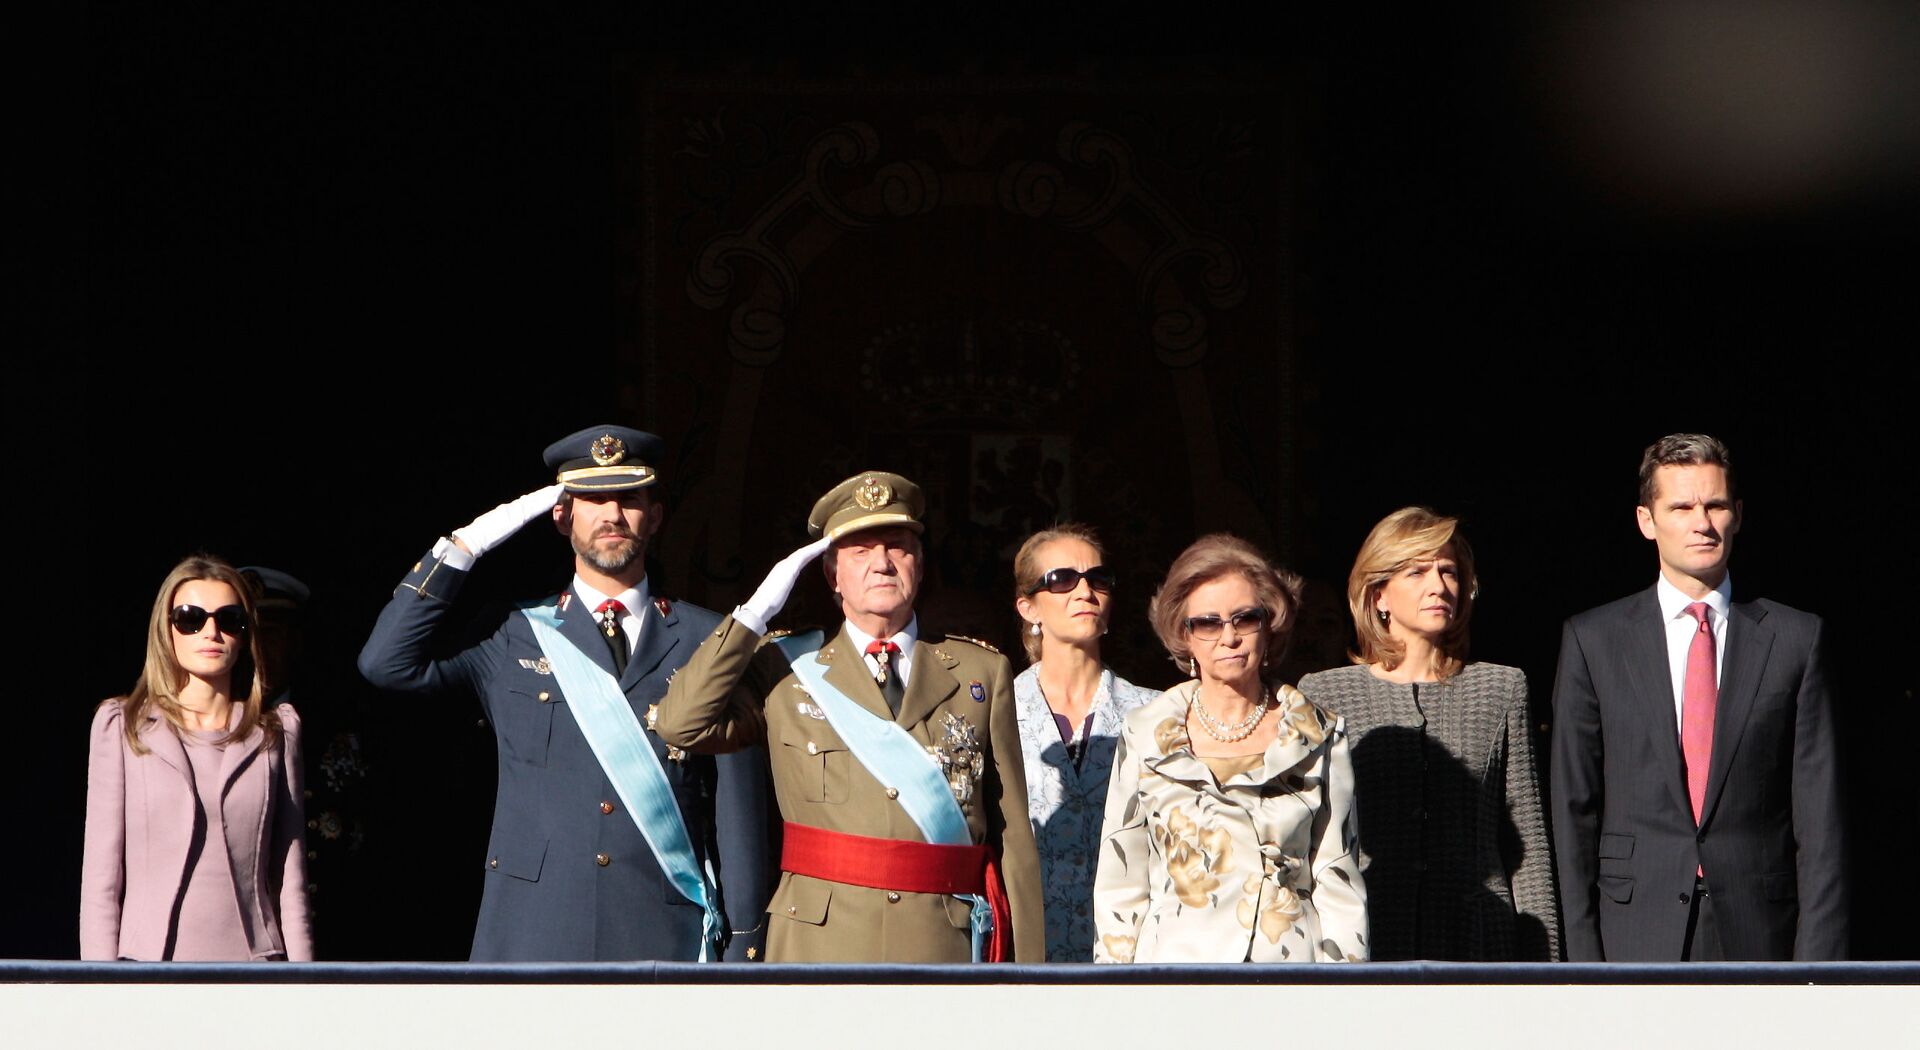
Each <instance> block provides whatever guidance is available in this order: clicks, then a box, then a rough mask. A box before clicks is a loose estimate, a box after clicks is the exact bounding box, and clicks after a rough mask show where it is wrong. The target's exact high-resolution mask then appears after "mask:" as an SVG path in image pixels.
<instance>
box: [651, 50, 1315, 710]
mask: <svg viewBox="0 0 1920 1050" xmlns="http://www.w3.org/2000/svg"><path fill="white" fill-rule="evenodd" d="M636 87H637V95H638V98H637V99H636V100H635V101H636V102H637V105H636V106H635V110H634V117H635V121H636V124H637V126H638V130H639V137H638V139H637V140H633V141H630V143H629V145H630V147H633V148H632V149H631V150H630V151H623V152H622V154H621V156H620V161H621V162H622V163H623V164H625V165H629V166H630V170H631V171H632V172H633V178H634V183H633V186H634V194H635V196H636V197H637V199H638V201H639V209H638V215H637V219H638V228H637V237H636V238H635V240H636V241H637V245H636V247H637V248H638V251H637V252H635V253H632V254H630V255H628V256H627V258H629V259H631V260H632V261H633V262H634V264H635V268H634V271H633V272H632V273H631V274H629V275H625V276H626V277H627V279H628V280H630V281H631V282H632V285H631V286H632V287H634V288H635V289H637V294H636V295H635V296H634V297H633V307H634V311H635V313H634V316H635V318H636V320H635V322H634V324H633V326H632V330H631V331H630V332H629V333H628V334H629V338H628V339H626V340H623V345H625V346H627V347H629V348H630V351H629V352H630V353H631V354H632V357H633V359H634V360H635V362H636V367H635V369H634V372H635V374H636V377H637V379H638V382H636V383H635V384H633V386H632V387H631V388H629V389H632V390H633V391H634V392H635V393H636V394H637V403H635V404H631V405H630V406H623V407H628V408H629V410H630V411H631V412H632V413H633V415H634V417H635V418H644V419H649V420H652V421H654V422H655V424H656V425H657V426H659V427H660V428H661V429H662V432H664V433H670V434H674V435H678V436H680V437H681V439H682V451H683V455H684V459H683V460H682V461H681V462H679V463H676V464H675V466H676V468H677V469H676V471H675V475H674V479H673V481H672V482H671V486H672V491H673V496H674V503H675V507H676V510H675V524H674V527H673V530H672V532H671V533H670V535H669V536H668V538H667V540H666V542H665V543H664V544H663V545H662V548H661V563H662V564H661V569H662V571H663V573H664V574H665V575H666V576H667V577H668V578H671V579H673V580H674V581H675V582H676V585H677V587H678V588H679V590H680V591H681V593H684V594H686V595H687V596H688V597H691V598H693V599H695V600H697V601H701V602H704V603H706V604H709V605H713V606H715V607H722V608H724V607H727V606H730V605H731V604H732V603H733V602H735V601H738V600H739V599H741V598H744V597H745V596H746V594H747V592H748V591H750V590H751V588H752V586H753V585H754V584H755V583H757V582H758V581H759V575H760V573H761V572H762V571H763V570H764V566H765V565H767V564H769V563H770V562H771V560H772V559H773V558H774V557H777V555H778V553H780V552H784V551H786V550H789V549H792V548H793V547H796V546H799V545H800V544H801V543H803V542H805V539H806V537H805V533H804V531H803V526H804V523H805V519H806V514H807V510H808V508H809V507H810V506H811V504H812V503H813V501H814V499H816V498H817V497H818V496H819V494H820V493H822V492H824V491H826V489H828V488H829V487H831V486H832V485H833V484H834V483H836V482H837V481H839V480H840V479H842V478H844V477H847V476H849V475H851V474H853V473H856V472H858V471H859V470H862V469H866V467H867V466H868V465H885V467H886V468H887V469H892V470H896V471H898V472H901V473H904V474H906V475H908V476H910V477H912V478H914V479H915V480H916V481H918V482H919V483H920V484H921V485H922V486H923V487H924V488H925V490H926V492H927V496H928V500H929V504H930V508H931V509H930V518H929V527H930V528H931V530H932V544H933V552H934V553H933V567H934V569H933V576H932V579H931V581H930V594H929V605H928V606H927V607H926V608H925V609H924V612H925V613H926V615H927V616H928V618H929V619H930V620H940V621H942V622H945V623H946V624H948V625H949V626H951V627H952V628H954V629H956V630H960V631H963V632H966V633H970V634H974V635H977V636H982V637H989V638H993V639H994V640H996V641H998V642H999V643H1001V644H1002V645H1004V646H1008V647H1012V646H1013V643H1014V642H1015V641H1016V639H1015V638H1014V637H1013V636H1012V635H1010V633H1009V630H1010V625H1011V624H1012V622H1013V618H1012V616H1011V614H1010V611H1009V609H1010V604H1009V601H1008V598H1009V589H1010V587H1011V581H1010V579H1009V577H1008V572H1007V568H1006V567H1007V566H1008V565H1009V564H1010V563H1011V559H1012V556H1013V553H1014V551H1015V550H1016V549H1017V548H1018V546H1019V544H1020V541H1021V540H1022V539H1024V538H1025V536H1026V535H1027V534H1029V533H1031V532H1032V531H1034V530H1035V529H1037V528H1042V527H1044V526H1046V525H1047V524H1049V523H1051V522H1053V521H1056V520H1062V519H1084V520H1087V521H1090V522H1097V523H1099V524H1101V525H1102V526H1104V527H1105V528H1106V530H1107V531H1108V532H1109V533H1110V534H1111V538H1112V544H1113V547H1114V551H1113V555H1114V561H1115V563H1116V565H1117V567H1119V568H1120V569H1121V571H1122V572H1124V573H1125V575H1126V576H1127V577H1128V578H1129V579H1130V580H1132V581H1135V583H1136V585H1140V584H1142V583H1144V581H1147V580H1149V579H1150V578H1151V577H1152V575H1153V573H1154V568H1153V567H1154V566H1155V565H1164V564H1165V563H1166V561H1167V560H1168V559H1169V558H1170V557H1171V556H1172V554H1173V553H1175V552H1177V551H1178V550H1179V548H1180V547H1181V546H1182V545H1184V544H1185V543H1186V542H1187V541H1188V540H1189V539H1190V538H1192V537H1193V536H1196V535H1199V534H1201V533H1203V532H1207V531H1214V530H1219V529H1230V530H1232V531H1235V532H1238V533H1240V534H1242V535H1245V536H1248V537H1250V538H1253V539H1255V540H1256V541H1257V542H1259V543H1261V544H1262V545H1264V546H1267V547H1274V546H1275V545H1276V544H1284V541H1285V539H1286V534H1287V532H1288V529H1289V526H1290V524H1291V521H1292V515H1293V513H1294V502H1295V501H1294V499H1293V489H1294V487H1293V485H1292V476H1291V475H1292V468H1293V462H1292V454H1293V447H1294V442H1295V429H1296V427H1297V420H1296V418H1295V413H1294V398H1295V389H1294V379H1293V356H1294V347H1293V345H1292V339H1291V335H1292V333H1291V329H1290V326H1289V320H1290V317H1291V315H1292V304H1291V303H1289V302H1288V301H1287V299H1286V289H1287V286H1288V274H1289V269H1290V263H1289V260H1288V258H1287V249H1288V235H1289V233H1290V230H1289V228H1288V216H1287V201H1288V200H1289V199H1290V197H1291V195H1290V194H1289V193H1288V192H1287V191H1286V185H1285V182H1284V176H1283V173H1284V172H1285V170H1286V168H1285V165H1286V163H1287V160H1288V158H1289V157H1290V156H1291V155H1292V153H1293V149H1292V147H1291V145H1290V143H1289V142H1288V141H1287V136H1288V134H1289V133H1290V130H1291V126H1292V121H1293V115H1292V112H1291V105H1292V104H1293V103H1292V99H1291V95H1290V93H1289V92H1287V91H1285V90H1283V86H1282V84H1281V83H1280V82H1279V81H1278V80H1277V79H1276V78H1274V77H1271V76H1258V75H1251V74H1248V73H1245V72H1241V73H1237V74H1233V75H1225V76H1219V77H1215V78H1209V79H1207V80H1205V81H1197V82H1193V83H1184V84H1181V85H1180V86H1179V90H1177V91H1169V90H1167V89H1166V87H1165V86H1162V85H1155V86H1147V87H1132V86H1128V85H1124V84H1111V85H1110V84H1106V83H1104V82H1103V81H1102V80H1100V79H1099V78H1096V77H1091V76H1087V75H1077V76H1076V75H1071V74H1061V75H1057V76H1037V75H1035V76H999V77H990V76H980V75H976V76H972V77H966V76H950V77H940V78H926V77H912V78H910V77H900V76H876V77H868V78H863V79H859V80H852V79H846V78H840V79H834V80H814V79H799V78H793V79H779V78H771V77H766V76H751V77H739V76H732V77H727V76H718V75H706V76H674V75H665V76H654V77H647V78H645V79H642V80H640V81H638V83H637V84H636ZM1275 175H1282V178H1281V179H1280V180H1276V179H1275ZM1250 289H1251V290H1257V291H1258V292H1259V294H1257V295H1255V294H1250ZM802 450H804V451H802ZM804 598H810V599H814V600H815V602H814V605H815V606H816V607H814V608H796V609H795V610H794V611H795V613H796V614H797V615H800V616H803V617H804V616H806V615H808V614H811V615H812V616H813V617H814V618H815V619H819V618H822V617H825V616H827V615H829V610H827V609H825V608H824V605H823V603H824V599H825V593H824V590H822V589H820V588H809V589H808V590H807V592H806V593H805V595H804ZM1112 642H1113V643H1114V649H1115V651H1116V654H1119V653H1128V654H1133V657H1134V659H1133V660H1128V659H1123V660H1122V663H1123V665H1127V666H1126V670H1127V672H1129V673H1133V674H1135V675H1136V676H1138V675H1143V674H1144V675H1148V676H1151V675H1156V674H1158V673H1159V667H1160V666H1164V665H1163V664H1160V663H1159V661H1158V660H1157V659H1154V658H1151V657H1149V658H1147V659H1146V660H1144V661H1142V663H1143V665H1142V666H1137V667H1136V666H1131V665H1132V664H1133V662H1134V660H1138V659H1139V658H1140V656H1141V655H1143V654H1145V653H1147V652H1148V651H1149V650H1150V649H1151V648H1153V647H1152V646H1151V644H1150V643H1151V634H1150V633H1149V632H1148V631H1147V630H1146V626H1145V623H1144V621H1143V620H1141V619H1140V618H1139V617H1132V618H1129V619H1128V620H1126V621H1125V622H1124V624H1123V625H1122V626H1121V633H1120V634H1119V635H1118V636H1116V637H1115V638H1113V639H1112Z"/></svg>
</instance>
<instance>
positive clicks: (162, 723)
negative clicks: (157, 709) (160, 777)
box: [140, 714, 193, 788]
mask: <svg viewBox="0 0 1920 1050" xmlns="http://www.w3.org/2000/svg"><path fill="white" fill-rule="evenodd" d="M146 717H147V728H146V729H145V730H144V731H143V732H142V733H141V734H140V740H141V742H142V743H144V744H146V745H147V750H148V751H150V752H152V753H153V757H155V758H157V759H159V760H160V761H162V762H165V763H166V764H167V765H169V766H172V767H173V770H174V772H176V773H179V774H180V777H181V779H183V780H185V781H186V782H187V787H189V788H192V787H193V763H192V762H190V761H188V760H187V749H186V748H185V747H184V746H182V745H181V743H180V737H179V736H178V735H176V734H175V733H174V731H173V726H171V725H169V724H168V723H167V720H166V719H164V718H162V717H160V716H159V715H155V714H149V715H147V716H146Z"/></svg>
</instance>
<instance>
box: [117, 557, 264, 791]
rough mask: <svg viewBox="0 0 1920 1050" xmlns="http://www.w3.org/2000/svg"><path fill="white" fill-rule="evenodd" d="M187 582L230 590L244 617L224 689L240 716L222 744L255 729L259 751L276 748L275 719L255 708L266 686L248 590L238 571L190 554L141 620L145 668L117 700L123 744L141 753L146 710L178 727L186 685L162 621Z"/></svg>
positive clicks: (232, 721) (233, 720)
mask: <svg viewBox="0 0 1920 1050" xmlns="http://www.w3.org/2000/svg"><path fill="white" fill-rule="evenodd" d="M191 580H214V581H218V582H220V583H224V584H226V585H227V586H229V587H231V588H233V593H235V594H237V595H239V596H240V607H241V608H242V609H244V610H246V614H247V637H246V645H245V646H243V647H242V648H241V650H240V659H239V660H238V661H237V662H236V663H235V664H234V665H233V681H232V683H231V685H230V686H229V688H230V689H232V690H233V692H234V697H233V699H234V702H235V703H236V704H239V705H240V716H239V717H238V718H230V719H229V720H228V723H227V738H226V742H227V743H229V744H232V743H238V742H239V741H241V740H244V739H245V738H246V737H247V735H248V734H249V733H251V732H253V730H254V729H255V728H256V727H257V728H258V729H260V731H261V732H262V733H263V734H265V736H264V738H263V739H262V741H261V748H262V750H264V749H265V748H267V747H268V746H277V745H278V744H279V742H280V720H279V719H278V718H268V717H265V716H266V711H264V710H263V709H262V708H261V704H262V702H263V701H264V699H265V698H266V696H267V683H266V680H265V679H264V678H263V677H262V676H261V670H260V668H261V666H262V664H261V660H260V631H259V623H260V621H259V618H258V616H256V615H255V613H254V607H253V588H252V587H249V586H248V585H247V581H246V579H245V577H242V576H241V575H240V573H239V570H237V569H235V568H234V567H233V566H231V565H228V564H227V563H226V562H224V561H222V560H220V559H219V558H216V557H214V556H212V555H210V554H195V555H193V556H191V557H188V558H186V559H185V560H183V561H181V562H180V564H178V565H175V566H174V567H173V571H172V572H169V573H167V578H166V579H165V580H163V581H161V584H160V593H159V594H158V595H156V596H155V597H154V599H153V611H152V612H151V613H150V614H148V616H147V660H146V666H145V669H144V670H143V671H142V672H141V674H140V678H139V680H138V681H136V682H134V683H133V688H132V689H129V690H127V695H126V696H124V697H121V698H120V701H119V703H120V705H121V706H120V710H121V721H122V722H123V723H125V724H124V726H123V728H124V729H125V730H126V734H127V745H128V746H129V747H131V748H132V749H133V753H134V754H136V755H144V754H146V753H147V748H146V745H145V744H142V743H141V742H140V727H141V726H142V725H143V724H145V722H146V719H147V713H148V710H149V709H153V710H157V711H159V713H160V715H161V716H162V717H164V718H165V719H166V720H167V724H168V725H170V726H172V727H173V729H174V731H175V732H179V731H180V729H181V728H182V727H183V724H184V719H183V718H182V716H181V713H180V690H181V688H182V687H184V686H185V685H186V684H187V672H186V669H185V668H183V667H181V666H180V661H179V660H178V659H176V658H175V657H174V655H173V625H172V624H171V623H170V622H168V614H169V613H171V612H172V611H173V596H174V594H175V593H176V592H178V591H179V590H180V587H181V585H182V584H185V583H187V582H189V581H191ZM108 703H113V701H111V700H109V701H108Z"/></svg>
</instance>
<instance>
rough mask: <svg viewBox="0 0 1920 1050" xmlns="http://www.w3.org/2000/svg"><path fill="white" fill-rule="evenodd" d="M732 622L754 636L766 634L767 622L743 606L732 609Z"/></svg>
mask: <svg viewBox="0 0 1920 1050" xmlns="http://www.w3.org/2000/svg"><path fill="white" fill-rule="evenodd" d="M733 622H734V623H737V624H739V625H740V626H742V627H745V628H746V629H747V630H749V631H752V632H753V633H755V634H766V633H767V621H765V620H762V619H761V618H760V617H759V615H758V614H756V613H755V612H754V611H753V610H752V609H749V608H747V607H746V606H744V605H736V606H734V607H733Z"/></svg>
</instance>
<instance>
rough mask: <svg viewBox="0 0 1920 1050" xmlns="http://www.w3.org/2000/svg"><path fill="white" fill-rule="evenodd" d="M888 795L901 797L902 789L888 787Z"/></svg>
mask: <svg viewBox="0 0 1920 1050" xmlns="http://www.w3.org/2000/svg"><path fill="white" fill-rule="evenodd" d="M887 797H888V798H899V797H900V789H899V788H888V789H887Z"/></svg>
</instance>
